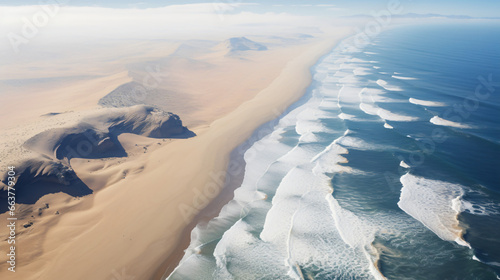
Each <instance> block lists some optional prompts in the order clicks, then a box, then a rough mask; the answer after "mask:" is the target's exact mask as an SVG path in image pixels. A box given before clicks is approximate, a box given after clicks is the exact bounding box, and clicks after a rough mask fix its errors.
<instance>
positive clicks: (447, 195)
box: [398, 173, 470, 247]
mask: <svg viewBox="0 0 500 280" xmlns="http://www.w3.org/2000/svg"><path fill="white" fill-rule="evenodd" d="M400 180H401V184H403V188H402V189H401V197H400V199H399V202H398V206H399V208H401V209H402V210H403V211H405V212H406V213H407V214H408V215H410V216H412V217H413V218H415V219H416V220H418V221H420V222H421V223H422V224H424V225H425V226H426V227H427V228H428V229H430V230H431V231H432V232H434V233H435V234H436V235H437V236H439V237H440V238H441V239H443V240H447V241H454V242H456V243H458V244H459V245H462V246H468V247H470V246H469V244H468V243H467V242H465V240H463V239H462V228H460V226H459V222H458V220H457V215H458V213H459V212H460V210H459V209H457V203H458V201H459V200H460V198H461V197H462V195H463V193H464V191H463V187H462V186H460V185H457V184H452V183H448V182H443V181H437V180H431V179H426V178H423V177H417V176H415V175H412V174H410V173H407V174H405V175H403V176H402V177H401V179H400Z"/></svg>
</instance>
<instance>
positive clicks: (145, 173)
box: [16, 28, 349, 279]
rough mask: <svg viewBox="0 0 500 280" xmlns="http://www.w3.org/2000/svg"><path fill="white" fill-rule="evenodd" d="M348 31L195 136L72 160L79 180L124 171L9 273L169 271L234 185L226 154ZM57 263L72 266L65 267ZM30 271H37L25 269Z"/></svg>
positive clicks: (289, 100) (64, 275) (63, 275)
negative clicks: (118, 156) (104, 164)
mask: <svg viewBox="0 0 500 280" xmlns="http://www.w3.org/2000/svg"><path fill="white" fill-rule="evenodd" d="M348 33H349V29H348V28H345V29H342V30H340V29H339V30H336V32H335V34H330V35H331V36H329V38H328V39H324V38H323V39H322V40H321V41H320V42H319V40H318V41H317V42H315V43H314V44H312V45H310V46H308V47H307V50H305V51H303V52H301V54H300V55H298V56H296V57H294V58H293V59H292V60H291V61H289V62H288V63H287V65H286V66H285V67H284V68H283V69H282V71H281V72H280V74H279V75H278V76H277V78H276V79H274V80H273V81H272V82H271V84H270V85H269V86H268V87H266V88H265V89H263V90H262V91H260V92H259V93H258V94H256V95H255V96H254V97H253V98H252V99H250V100H248V101H246V102H244V103H243V104H241V105H239V106H238V107H237V108H236V109H234V110H233V111H231V112H230V113H228V114H226V115H224V116H223V117H221V118H219V119H217V120H216V121H214V122H212V123H211V124H210V125H208V126H201V127H198V128H193V129H192V130H193V131H194V132H195V133H196V134H197V135H198V136H197V137H194V138H190V139H182V140H173V141H171V142H169V143H168V144H166V145H162V146H159V147H157V148H155V150H154V152H151V153H148V154H144V155H141V156H140V157H138V158H136V159H134V160H132V161H130V162H127V163H126V164H125V165H124V166H121V167H112V168H110V169H109V170H104V171H98V172H96V171H97V169H96V170H95V171H94V170H93V168H96V167H95V166H97V165H95V164H91V165H88V164H86V165H88V166H89V167H86V170H85V169H83V167H82V166H83V165H84V161H75V166H76V169H78V168H82V169H81V171H82V173H81V175H82V180H84V181H85V182H87V181H88V182H93V181H94V180H98V179H99V178H105V177H109V176H111V175H112V176H114V177H116V176H115V175H113V174H115V173H117V172H119V171H120V170H121V169H120V168H122V169H123V168H126V169H125V170H127V172H129V174H130V175H128V176H127V178H126V179H125V178H124V180H121V181H120V180H117V181H116V182H113V183H112V184H111V185H110V186H108V187H106V188H103V189H101V190H99V191H98V192H96V193H95V195H94V196H93V197H89V198H84V199H82V200H83V201H82V203H79V204H77V205H75V206H74V207H72V209H68V212H66V213H65V214H64V215H62V216H61V217H60V219H59V220H58V221H57V223H54V222H52V223H51V225H52V226H51V227H48V229H46V231H45V232H44V235H43V237H42V238H41V240H42V241H41V242H40V243H41V244H40V248H43V250H42V251H41V252H40V254H37V256H35V257H34V258H32V259H31V260H30V259H26V262H25V263H28V264H26V265H24V266H23V267H21V269H22V270H20V271H19V272H18V273H16V274H17V275H16V276H20V277H25V278H26V279H74V276H75V275H79V277H81V278H78V279H89V278H90V279H107V278H109V277H111V276H114V275H115V274H116V273H118V274H120V273H122V275H123V273H125V274H126V275H130V276H135V277H139V278H141V279H158V278H159V277H161V276H162V275H163V274H164V273H165V270H163V268H165V265H166V264H167V267H168V265H170V266H172V262H175V265H174V267H172V268H171V269H173V268H175V266H176V265H177V262H178V261H179V260H180V258H182V256H183V250H184V249H185V248H187V245H188V244H189V239H190V233H191V230H192V228H193V227H194V226H195V225H196V224H198V222H200V221H208V220H210V219H211V218H213V217H215V216H216V215H218V213H219V211H220V209H221V208H222V206H224V205H225V202H226V201H228V200H230V199H231V198H232V195H233V190H234V188H236V187H238V186H239V185H238V184H237V180H236V181H233V182H232V183H234V185H231V186H229V189H227V188H223V186H224V184H225V179H226V178H225V174H226V173H227V170H228V165H229V164H230V157H231V156H230V155H231V153H232V152H233V151H234V150H235V149H236V148H237V147H239V146H240V145H242V143H245V141H246V140H247V139H249V138H250V137H251V136H252V134H253V133H254V132H255V131H256V130H257V129H258V128H259V127H260V126H262V125H263V124H266V123H267V122H269V121H271V120H273V119H275V118H276V117H278V116H279V114H281V113H282V112H283V111H285V110H286V109H287V108H288V107H289V106H290V105H292V104H293V103H295V102H296V101H297V100H299V99H300V98H301V97H302V96H303V94H304V93H305V92H306V89H307V87H308V86H309V85H310V83H311V81H312V77H311V71H310V70H311V67H313V66H314V65H315V64H316V63H317V62H318V60H319V59H320V58H321V57H322V56H323V55H325V54H326V53H328V52H329V51H330V50H331V49H332V48H333V47H334V46H335V45H336V44H337V43H338V42H339V41H340V40H341V39H342V38H344V37H345V36H346V35H348ZM166 159H170V160H166ZM87 171H88V172H87ZM91 173H94V174H93V175H92V176H91ZM213 174H216V178H217V179H214V176H213ZM79 175H80V174H79ZM95 176H98V178H95ZM240 176H242V175H240ZM236 177H237V176H236ZM115 179H117V178H115ZM214 180H215V189H214ZM226 187H227V186H226ZM223 189H224V190H225V191H222V190H223ZM57 196H59V195H57ZM78 200H79V199H78ZM76 201H77V200H75V203H76ZM186 208H187V209H194V211H192V210H188V212H189V214H193V215H192V216H186V215H185V213H184V214H183V211H184V210H183V209H186ZM69 210H71V211H69ZM207 211H208V212H209V213H207ZM184 212H185V211H184ZM56 224H57V226H55V225H56ZM103 233H106V234H105V235H103ZM183 242H187V244H186V246H183V245H184V243H183ZM183 248H184V249H183ZM71 252H80V253H79V254H72V253H71ZM116 256H119V258H117V257H116ZM64 267H72V271H71V272H69V271H65V270H64ZM89 268H90V269H89ZM169 269H170V268H169ZM33 271H37V273H35V274H31V275H30V272H33ZM167 271H168V269H167Z"/></svg>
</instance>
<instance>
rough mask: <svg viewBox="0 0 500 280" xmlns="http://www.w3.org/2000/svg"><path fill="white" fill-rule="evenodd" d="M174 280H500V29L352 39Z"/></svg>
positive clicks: (266, 144) (254, 159)
mask: <svg viewBox="0 0 500 280" xmlns="http://www.w3.org/2000/svg"><path fill="white" fill-rule="evenodd" d="M313 74H314V82H313V83H312V85H311V86H310V88H309V91H308V93H307V94H306V96H304V98H303V99H302V100H301V101H299V102H298V103H297V104H295V105H294V106H292V108H290V109H289V110H288V111H287V112H286V113H285V114H284V115H283V116H282V117H281V118H280V120H279V123H274V124H272V126H273V133H271V134H269V135H267V136H265V137H263V138H262V139H261V140H259V141H257V142H255V144H254V145H253V146H252V147H251V148H250V149H249V150H248V151H247V153H246V154H245V161H246V173H245V178H244V181H243V183H242V186H241V187H240V188H239V189H237V190H236V191H235V197H234V200H233V201H231V202H230V203H229V204H228V205H226V206H225V207H224V209H223V210H222V212H221V214H220V215H219V217H218V218H217V219H214V220H213V221H212V222H210V223H209V224H208V225H206V226H201V225H200V226H198V227H197V228H196V229H195V230H194V231H193V234H192V242H191V245H190V247H189V249H188V250H187V252H186V255H185V257H184V259H183V261H182V262H181V264H180V265H179V266H178V267H177V269H176V270H175V271H174V273H173V274H172V275H171V276H170V279H383V278H384V277H385V278H387V279H497V278H498V275H500V234H499V232H500V126H499V122H500V25H494V24H479V23H474V24H467V25H466V24H461V25H459V24H453V25H451V24H450V25H425V26H404V27H397V28H393V29H391V30H388V31H385V32H383V33H382V34H380V35H379V36H377V37H376V38H375V39H373V41H371V42H370V43H369V44H366V45H363V46H356V45H355V44H354V41H353V39H352V38H350V39H346V40H345V41H344V42H343V43H342V44H341V45H340V46H339V47H337V48H336V49H335V50H334V51H333V52H332V53H331V54H329V55H327V56H326V57H325V58H324V59H322V61H320V62H319V63H318V64H317V66H316V67H315V68H314V69H313Z"/></svg>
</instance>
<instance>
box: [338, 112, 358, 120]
mask: <svg viewBox="0 0 500 280" xmlns="http://www.w3.org/2000/svg"><path fill="white" fill-rule="evenodd" d="M338 116H339V118H341V119H343V120H352V119H354V118H355V116H353V115H349V114H346V113H340V114H339V115H338Z"/></svg>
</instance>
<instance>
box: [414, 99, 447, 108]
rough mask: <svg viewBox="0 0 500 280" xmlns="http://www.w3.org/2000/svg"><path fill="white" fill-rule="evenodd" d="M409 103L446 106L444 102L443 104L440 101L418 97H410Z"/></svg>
mask: <svg viewBox="0 0 500 280" xmlns="http://www.w3.org/2000/svg"><path fill="white" fill-rule="evenodd" d="M410 103H413V104H417V105H423V106H429V107H446V106H447V105H446V104H444V103H442V102H436V101H427V100H420V99H416V98H410Z"/></svg>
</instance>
